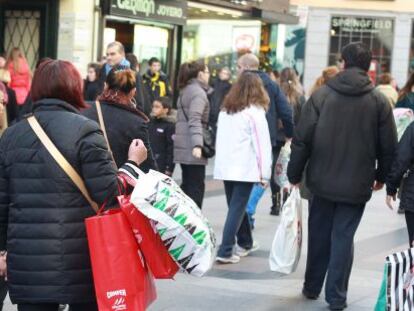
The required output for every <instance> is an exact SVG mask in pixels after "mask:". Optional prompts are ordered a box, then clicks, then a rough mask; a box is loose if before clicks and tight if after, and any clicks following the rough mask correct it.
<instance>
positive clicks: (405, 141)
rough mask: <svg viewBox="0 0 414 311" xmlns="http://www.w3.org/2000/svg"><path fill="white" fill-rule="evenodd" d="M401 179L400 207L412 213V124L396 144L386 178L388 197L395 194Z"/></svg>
mask: <svg viewBox="0 0 414 311" xmlns="http://www.w3.org/2000/svg"><path fill="white" fill-rule="evenodd" d="M404 177H405V178H404ZM403 178H404V183H403V187H402V191H401V202H400V207H401V208H402V209H405V210H408V211H410V212H414V123H411V124H410V126H408V127H407V129H406V130H405V132H404V135H403V136H402V137H401V140H400V142H399V144H398V148H397V151H396V153H395V157H394V161H393V164H392V166H391V171H390V173H389V174H388V177H387V194H388V195H395V194H396V193H397V191H398V188H399V187H400V185H401V181H402V180H403Z"/></svg>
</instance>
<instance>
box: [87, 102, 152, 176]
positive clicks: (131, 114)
mask: <svg viewBox="0 0 414 311" xmlns="http://www.w3.org/2000/svg"><path fill="white" fill-rule="evenodd" d="M101 107H102V114H103V119H104V123H105V127H106V133H107V135H108V140H109V144H110V146H111V150H112V152H113V155H114V158H115V162H116V165H117V166H118V167H120V166H121V165H122V164H124V163H125V162H126V161H127V160H128V150H129V146H130V144H131V142H132V141H133V140H134V139H138V138H139V139H141V140H142V141H143V142H144V144H145V147H147V150H148V158H147V160H146V161H145V162H143V163H142V164H141V165H140V168H141V169H142V170H143V171H144V172H146V173H147V172H148V171H149V170H150V169H156V168H157V166H156V164H155V161H154V157H153V155H152V150H151V147H150V143H149V137H148V122H149V119H148V118H147V116H146V115H145V114H144V113H143V112H141V111H139V110H137V109H136V108H133V107H128V106H126V105H122V104H116V103H106V102H101ZM82 114H83V115H84V116H86V117H88V118H89V119H91V120H94V121H96V122H99V121H98V113H97V111H96V105H95V103H91V108H90V109H87V110H84V111H82Z"/></svg>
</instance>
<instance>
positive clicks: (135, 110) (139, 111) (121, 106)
mask: <svg viewBox="0 0 414 311" xmlns="http://www.w3.org/2000/svg"><path fill="white" fill-rule="evenodd" d="M101 104H104V105H108V106H113V107H116V108H119V109H123V110H126V111H129V112H132V113H133V114H136V115H137V116H140V117H141V118H143V119H144V121H145V122H149V118H148V117H147V115H146V114H145V113H144V112H143V111H141V110H140V109H138V108H134V107H130V106H127V105H123V104H119V103H112V102H111V103H109V102H104V101H102V102H101Z"/></svg>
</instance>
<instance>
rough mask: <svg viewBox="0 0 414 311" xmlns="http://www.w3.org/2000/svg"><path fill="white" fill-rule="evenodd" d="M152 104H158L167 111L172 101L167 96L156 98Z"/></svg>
mask: <svg viewBox="0 0 414 311" xmlns="http://www.w3.org/2000/svg"><path fill="white" fill-rule="evenodd" d="M154 102H159V103H161V105H162V108H164V109H168V111H170V110H171V108H172V100H171V98H169V97H168V96H163V97H158V98H157V99H155V100H154Z"/></svg>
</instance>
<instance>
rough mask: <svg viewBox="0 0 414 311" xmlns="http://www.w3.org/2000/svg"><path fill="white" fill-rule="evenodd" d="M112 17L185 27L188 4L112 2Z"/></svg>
mask: <svg viewBox="0 0 414 311" xmlns="http://www.w3.org/2000/svg"><path fill="white" fill-rule="evenodd" d="M110 14H111V15H118V16H125V17H132V18H143V19H150V20H156V21H159V22H168V23H172V24H177V25H184V24H185V23H186V18H187V2H186V1H184V0H183V1H180V0H111V7H110Z"/></svg>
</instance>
